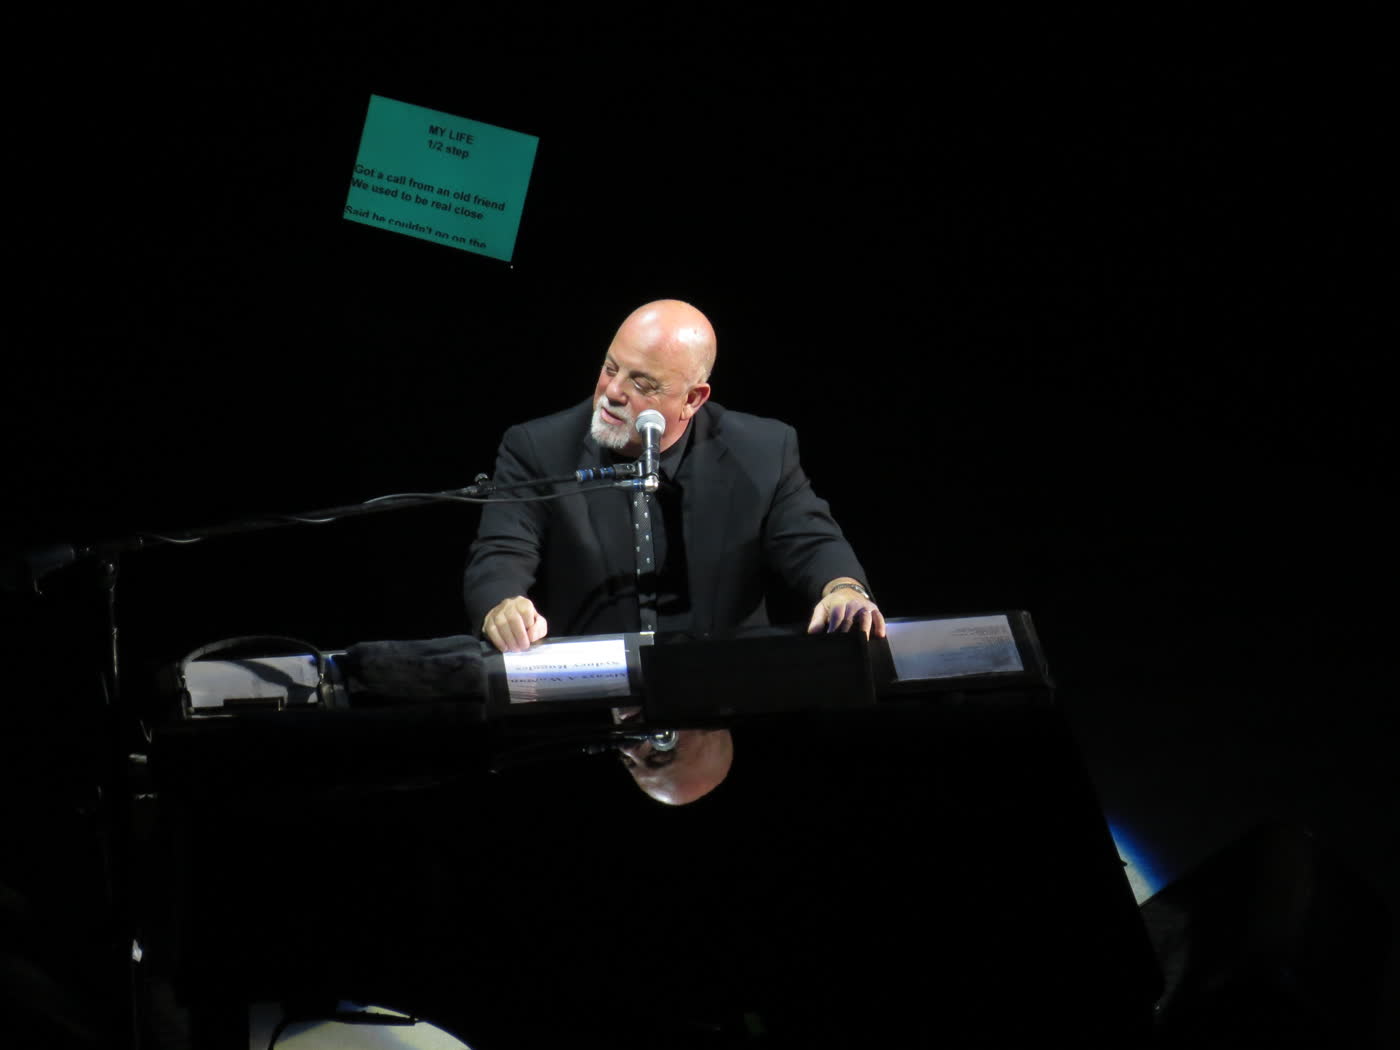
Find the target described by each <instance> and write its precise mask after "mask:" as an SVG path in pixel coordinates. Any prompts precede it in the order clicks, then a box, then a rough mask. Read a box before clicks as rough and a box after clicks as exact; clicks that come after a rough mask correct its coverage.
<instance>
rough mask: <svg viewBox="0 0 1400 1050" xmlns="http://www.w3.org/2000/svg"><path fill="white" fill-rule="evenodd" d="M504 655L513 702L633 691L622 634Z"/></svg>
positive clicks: (623, 694)
mask: <svg viewBox="0 0 1400 1050" xmlns="http://www.w3.org/2000/svg"><path fill="white" fill-rule="evenodd" d="M503 656H504V658H505V667H506V685H507V687H508V688H509V690H510V702H511V703H513V704H529V703H535V702H538V701H542V700H583V699H588V698H600V697H619V696H620V697H625V696H631V695H632V687H631V685H630V684H629V682H628V680H627V645H626V643H625V642H624V641H623V639H621V638H599V639H596V640H594V641H587V642H553V643H548V642H547V643H545V644H544V645H537V646H535V647H534V648H533V649H529V650H527V651H525V652H523V653H505V654H503Z"/></svg>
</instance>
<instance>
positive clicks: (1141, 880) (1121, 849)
mask: <svg viewBox="0 0 1400 1050" xmlns="http://www.w3.org/2000/svg"><path fill="white" fill-rule="evenodd" d="M1108 830H1109V833H1110V834H1111V835H1112V836H1113V844H1114V845H1115V846H1116V847H1117V848H1118V856H1120V857H1122V858H1123V862H1124V864H1126V865H1127V871H1128V883H1129V885H1131V886H1132V888H1133V896H1134V897H1135V898H1137V902H1138V903H1139V904H1141V903H1142V902H1143V901H1145V900H1146V899H1147V898H1148V897H1150V896H1152V895H1153V894H1154V893H1156V892H1157V891H1158V890H1159V889H1161V888H1162V883H1163V881H1164V880H1163V879H1162V876H1161V872H1160V871H1159V870H1158V869H1157V865H1156V864H1154V863H1153V860H1152V857H1151V856H1150V855H1149V854H1148V852H1147V850H1146V849H1145V848H1144V847H1143V846H1142V845H1140V844H1139V843H1138V842H1137V841H1135V838H1134V836H1133V835H1132V833H1131V832H1130V831H1129V830H1128V829H1127V828H1125V827H1123V826H1122V825H1121V824H1114V823H1113V822H1111V821H1110V822H1109V825H1108Z"/></svg>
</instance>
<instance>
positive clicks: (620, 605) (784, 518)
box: [465, 401, 866, 636]
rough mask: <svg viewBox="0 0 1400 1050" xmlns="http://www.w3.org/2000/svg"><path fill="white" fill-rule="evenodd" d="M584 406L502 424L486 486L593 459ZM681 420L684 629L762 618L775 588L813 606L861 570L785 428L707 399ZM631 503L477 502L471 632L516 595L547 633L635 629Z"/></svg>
mask: <svg viewBox="0 0 1400 1050" xmlns="http://www.w3.org/2000/svg"><path fill="white" fill-rule="evenodd" d="M592 411H593V406H592V403H591V402H590V401H585V402H583V403H581V404H578V405H575V406H574V407H573V408H570V409H567V410H565V411H563V412H559V413H556V414H555V415H552V416H546V417H544V418H543V419H536V420H533V421H531V422H529V423H521V424H518V425H517V426H513V427H511V428H510V429H509V430H508V431H506V434H505V437H504V438H502V440H501V447H500V451H499V453H498V455H497V459H496V473H495V480H496V481H497V482H499V483H503V484H504V483H508V482H514V481H524V480H527V479H530V478H544V477H555V476H559V475H562V474H569V473H571V472H573V471H574V470H576V469H578V468H579V467H585V466H596V465H598V464H599V463H600V462H602V452H601V450H600V449H599V448H598V445H597V444H596V442H594V440H593V438H592V437H591V436H590V435H589V433H588V424H589V419H590V417H591V415H592ZM690 426H691V428H692V432H691V435H690V442H691V445H690V448H689V449H688V451H687V452H686V456H687V457H688V458H689V457H694V459H693V460H691V461H690V463H689V470H690V476H689V479H688V482H687V484H686V486H685V493H684V501H683V504H682V514H683V521H684V528H685V549H686V561H687V567H688V570H689V574H690V600H691V620H692V624H691V630H692V631H693V632H695V633H697V634H708V633H711V632H716V631H726V630H731V629H734V628H738V627H745V626H753V625H759V624H765V623H767V622H768V602H767V599H768V597H769V595H770V593H771V592H772V590H773V589H774V587H775V585H782V586H784V587H786V588H787V590H788V591H789V592H791V593H792V594H793V595H795V596H796V597H797V598H798V599H800V600H801V601H802V602H804V603H805V608H806V610H807V611H810V609H811V607H812V606H813V605H814V604H815V603H816V602H817V600H818V598H819V597H820V596H821V587H822V585H823V584H825V583H826V582H827V581H828V580H831V579H833V578H835V577H837V576H852V577H854V578H856V579H858V580H864V579H865V578H866V577H865V571H864V569H862V568H861V565H860V562H859V561H857V560H856V556H855V553H854V552H853V551H852V550H851V547H850V545H849V544H848V543H847V542H846V540H845V537H844V536H842V534H841V529H840V527H839V526H838V525H837V524H836V522H835V520H834V519H833V518H832V517H831V513H830V511H829V509H828V507H827V504H826V501H825V500H822V499H821V498H819V497H818V496H817V495H816V493H815V492H813V491H812V486H811V484H810V482H809V481H808V480H807V476H806V474H804V473H803V471H802V466H801V464H800V463H799V462H798V453H797V432H796V431H795V430H793V428H792V427H790V426H788V425H787V424H786V423H781V422H779V421H777V420H775V419H764V418H762V417H760V416H752V415H749V414H747V413H744V412H730V411H727V410H726V409H724V408H723V407H722V406H720V405H717V404H715V403H714V402H713V401H711V402H709V403H708V404H706V405H705V406H704V407H702V408H701V409H700V411H699V412H698V413H697V414H696V416H695V418H694V419H693V420H692V421H691V423H690ZM525 491H527V492H529V491H531V490H525ZM629 500H630V496H629V494H628V493H627V492H626V491H624V490H620V489H615V490H610V491H603V492H592V493H583V492H576V493H571V494H569V495H567V496H564V497H563V498H561V499H557V500H549V501H544V502H538V503H497V504H488V505H487V506H486V507H484V508H483V510H482V515H481V525H480V528H479V529H478V532H477V539H476V542H475V543H474V544H473V545H472V550H471V557H470V559H469V561H468V564H467V571H466V581H465V597H466V604H467V613H468V615H469V616H470V618H471V619H470V623H471V626H472V627H473V628H475V629H477V630H480V628H481V623H482V620H483V619H485V616H486V613H487V612H489V611H490V610H491V609H492V608H494V607H495V606H496V604H497V603H499V602H500V601H502V600H504V599H506V598H509V597H512V596H514V595H517V594H524V595H528V596H529V597H530V598H531V600H532V601H534V603H535V607H536V608H537V609H539V611H540V612H541V613H543V614H544V616H545V618H546V619H547V620H548V621H549V632H550V634H551V635H554V636H562V635H574V634H601V633H607V632H613V631H635V630H637V629H638V628H639V626H640V620H639V615H638V609H637V590H636V562H635V560H634V559H635V554H634V551H633V547H632V540H631V528H630V524H629V522H630V518H629V516H628V510H627V506H628V501H629Z"/></svg>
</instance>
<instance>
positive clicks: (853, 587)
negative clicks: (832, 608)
mask: <svg viewBox="0 0 1400 1050" xmlns="http://www.w3.org/2000/svg"><path fill="white" fill-rule="evenodd" d="M842 587H849V588H850V589H851V590H853V591H855V592H856V593H857V594H859V595H860V596H861V597H862V598H864V599H865V600H866V601H868V602H873V601H874V600H875V599H874V598H872V597H870V592H869V591H867V590H866V589H865V588H864V587H862V586H861V585H860V584H858V583H838V584H837V585H836V586H835V587H833V588H831V591H839V590H840V589H841V588H842ZM831 591H827V592H826V593H827V594H830V593H831Z"/></svg>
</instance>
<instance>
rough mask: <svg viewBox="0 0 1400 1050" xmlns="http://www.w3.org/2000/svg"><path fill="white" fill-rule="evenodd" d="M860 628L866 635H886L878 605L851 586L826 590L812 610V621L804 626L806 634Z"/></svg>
mask: <svg viewBox="0 0 1400 1050" xmlns="http://www.w3.org/2000/svg"><path fill="white" fill-rule="evenodd" d="M853 627H854V628H857V629H859V630H860V631H862V632H863V633H864V634H865V636H866V637H867V638H869V637H870V636H871V635H872V634H873V635H874V636H875V637H876V638H883V637H885V617H884V616H883V615H881V613H880V609H879V607H878V606H877V605H876V604H875V603H874V602H872V601H871V600H870V599H869V598H865V597H863V596H862V595H861V593H860V592H859V591H857V590H854V589H852V588H850V587H837V588H835V589H833V590H831V591H828V592H827V593H826V594H825V595H824V596H823V597H822V600H821V601H819V602H817V607H816V608H815V609H813V610H812V621H811V623H809V624H808V625H807V633H808V634H817V633H819V632H821V631H828V632H830V631H849V630H850V629H851V628H853Z"/></svg>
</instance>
